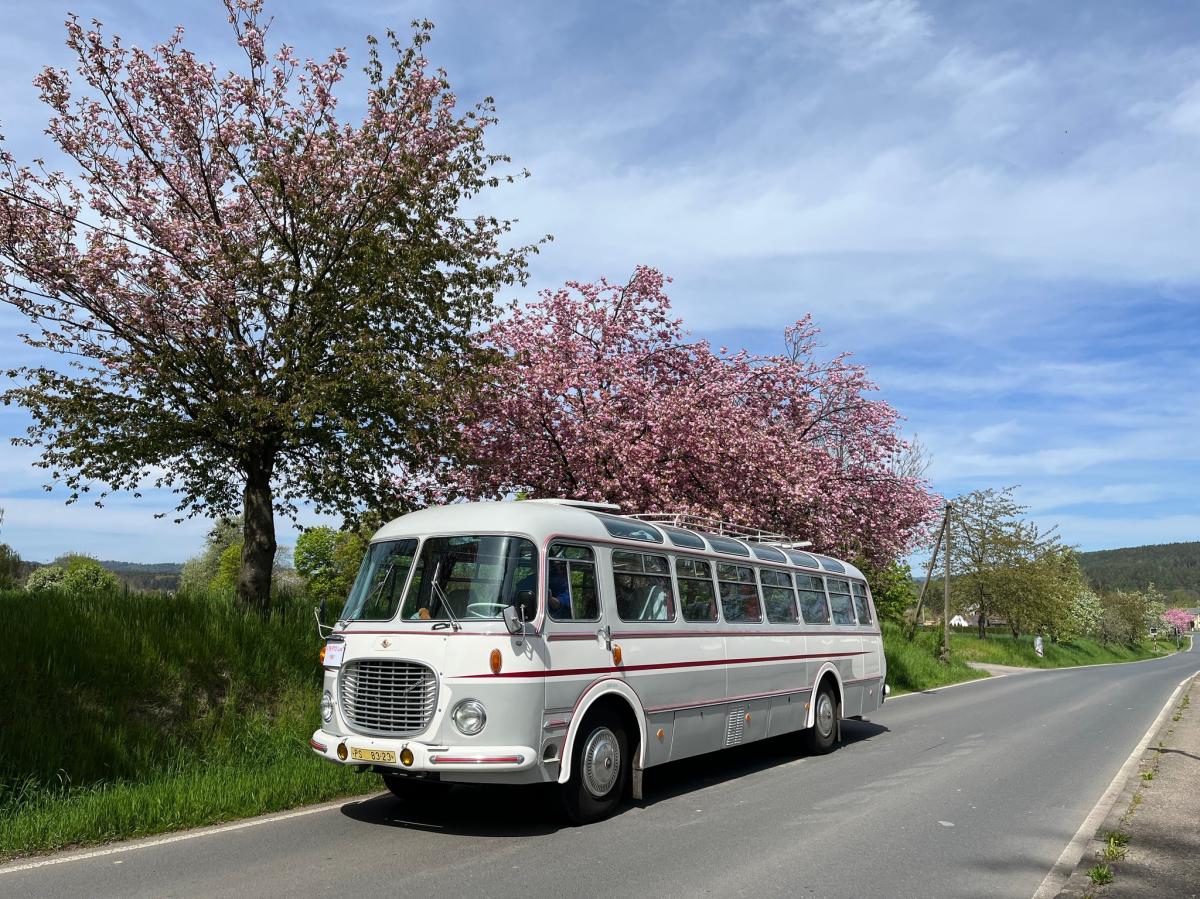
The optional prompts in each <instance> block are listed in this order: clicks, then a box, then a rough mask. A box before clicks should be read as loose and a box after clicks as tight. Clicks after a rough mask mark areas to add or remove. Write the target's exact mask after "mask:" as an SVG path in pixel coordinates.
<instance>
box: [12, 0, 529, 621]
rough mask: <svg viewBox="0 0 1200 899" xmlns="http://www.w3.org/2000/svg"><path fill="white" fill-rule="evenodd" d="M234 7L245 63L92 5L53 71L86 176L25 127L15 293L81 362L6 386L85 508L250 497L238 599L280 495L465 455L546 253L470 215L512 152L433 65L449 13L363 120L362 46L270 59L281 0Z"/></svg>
mask: <svg viewBox="0 0 1200 899" xmlns="http://www.w3.org/2000/svg"><path fill="white" fill-rule="evenodd" d="M225 5H226V9H227V12H228V17H229V21H230V23H231V25H232V26H233V35H234V37H235V38H236V41H237V44H238V46H239V47H240V48H241V51H243V52H244V57H245V58H244V63H243V64H242V70H241V71H238V72H234V71H231V72H228V73H225V74H221V73H219V72H218V71H217V68H216V66H215V65H214V64H211V63H205V62H202V61H201V60H199V59H197V58H196V57H195V56H194V55H193V54H192V53H191V52H190V51H188V50H187V49H186V48H185V47H184V44H183V32H182V30H177V31H176V32H175V33H174V34H173V35H172V36H171V37H170V38H169V39H168V40H166V41H165V42H164V43H162V44H159V45H157V46H155V47H154V48H152V49H151V50H149V51H147V50H141V49H138V48H135V47H128V46H126V45H125V44H124V43H123V42H122V41H121V39H120V38H119V37H115V36H114V37H106V35H105V34H104V33H103V32H102V30H101V26H100V24H99V23H93V24H92V25H91V26H90V27H85V26H84V25H82V24H81V23H80V22H79V21H78V20H77V19H76V18H75V17H71V18H69V19H68V20H67V23H66V29H67V46H68V47H69V48H70V49H71V51H72V52H73V53H74V55H75V57H76V64H77V68H76V71H77V75H78V77H76V76H75V75H72V74H70V73H68V72H67V71H66V70H65V69H56V68H47V69H45V70H44V71H43V72H42V73H41V75H39V76H38V78H37V79H36V82H35V83H36V85H37V87H38V88H39V89H40V92H41V98H42V100H43V101H44V102H45V103H46V104H48V105H49V107H50V108H51V110H52V112H53V115H52V117H51V119H50V124H49V127H48V134H49V135H50V137H51V138H52V140H53V141H54V142H55V143H56V144H57V146H58V148H59V149H60V150H61V151H62V154H63V157H64V158H65V160H66V162H67V168H68V169H69V170H70V171H59V170H56V169H53V168H51V167H48V166H47V165H46V164H45V163H43V162H42V161H40V160H38V161H35V162H34V164H33V165H31V166H25V165H19V164H18V163H17V161H16V160H14V158H13V157H12V155H11V154H9V153H7V152H5V151H4V149H3V146H2V145H0V274H3V275H5V276H6V283H5V285H4V286H2V287H0V298H2V299H4V300H5V301H6V302H8V303H11V304H12V305H14V306H16V307H17V308H18V309H20V310H21V311H22V312H24V313H25V314H26V315H27V316H28V317H29V319H30V321H31V322H32V324H33V329H32V333H31V334H29V335H27V337H26V339H27V341H28V342H29V343H30V344H31V345H32V346H34V347H40V348H42V349H46V350H50V351H53V352H57V353H61V354H63V355H64V356H66V357H67V358H68V359H69V360H70V365H69V367H66V368H65V370H63V369H62V368H50V367H41V368H31V369H22V370H20V371H19V372H13V373H11V374H12V375H14V376H16V377H19V378H20V379H21V380H20V381H19V384H20V386H18V387H16V388H14V389H12V390H9V391H8V392H7V393H6V394H4V396H3V399H4V400H5V401H6V402H17V403H19V404H21V405H23V406H25V407H26V408H27V409H28V410H29V411H30V412H31V413H32V416H33V419H34V424H33V425H32V427H31V428H30V430H29V432H28V435H27V437H25V438H22V439H21V440H19V441H18V442H20V443H24V444H27V445H37V446H40V447H42V452H43V455H42V464H43V465H44V466H45V467H46V468H48V469H50V470H51V471H52V472H53V474H52V477H53V478H54V479H55V480H59V479H60V478H61V479H65V482H66V484H67V485H68V487H69V488H70V490H71V498H70V501H74V500H75V499H77V498H79V495H80V494H81V493H82V492H85V491H88V490H89V489H90V488H91V486H92V484H93V482H95V483H97V484H101V485H106V486H107V488H109V489H136V488H137V487H138V486H139V485H141V484H145V483H153V484H155V485H157V486H170V487H173V488H174V489H175V491H176V492H177V493H178V495H179V505H178V509H179V511H180V512H181V513H183V514H187V515H193V514H198V513H203V514H208V515H212V516H225V515H232V514H236V513H238V512H240V513H241V514H242V515H243V517H244V538H245V539H244V541H243V549H242V552H241V564H240V573H239V576H238V592H239V595H240V596H241V597H242V598H243V599H244V600H246V601H249V602H252V603H257V604H259V605H262V604H265V603H266V602H267V601H268V596H269V588H270V579H271V562H272V559H273V558H274V555H275V549H276V544H275V525H274V515H275V513H284V514H294V512H295V510H296V503H297V502H298V501H300V500H301V499H304V498H307V499H310V500H312V501H313V502H314V503H315V504H316V506H317V507H318V508H319V509H323V510H330V511H336V512H340V513H341V514H343V515H348V516H351V517H353V516H354V515H355V513H356V512H357V511H358V510H359V509H361V507H362V505H363V504H369V505H372V506H376V507H383V506H384V504H385V503H386V502H387V501H389V500H390V499H391V498H392V496H393V491H392V490H391V488H390V485H391V481H392V476H391V473H390V472H389V471H388V468H389V466H390V467H393V468H405V467H421V466H422V465H425V464H427V460H428V459H429V458H431V457H437V456H438V455H440V454H441V453H442V452H443V450H442V449H441V446H442V440H443V438H444V437H445V435H446V432H447V428H446V427H445V426H443V422H444V421H446V418H445V415H444V412H445V410H446V409H447V408H448V407H449V404H450V402H451V400H450V395H449V385H453V386H454V387H455V388H457V387H460V386H462V385H464V384H469V383H470V381H471V379H472V377H473V373H474V372H476V371H478V370H479V368H480V366H479V365H478V362H479V351H478V349H477V347H476V346H475V344H474V343H473V341H472V339H471V333H472V332H473V330H475V329H476V328H477V326H478V324H479V323H480V322H481V321H482V320H487V319H488V318H490V317H491V315H492V313H493V301H494V295H495V292H496V291H497V289H499V288H500V287H501V286H502V285H505V284H509V283H512V282H514V281H518V280H520V279H521V278H522V277H523V275H524V258H525V255H526V253H527V252H528V251H529V250H530V249H531V248H528V247H524V248H519V249H515V250H514V249H505V248H503V247H502V246H501V241H502V240H503V238H504V235H505V234H506V233H507V232H508V230H509V222H507V221H504V220H497V219H495V218H488V217H477V218H475V217H464V216H462V215H460V213H459V208H460V205H461V203H462V201H463V200H465V199H467V198H471V197H474V196H476V195H478V194H479V193H480V192H481V191H483V190H485V189H486V188H488V187H493V186H495V185H497V184H498V183H499V181H500V180H501V179H500V178H499V177H498V176H497V175H496V174H495V166H496V164H497V163H499V162H502V161H506V160H505V158H504V157H500V156H496V155H489V154H487V153H486V152H485V150H484V146H483V137H484V132H485V130H486V129H487V127H488V126H489V125H490V124H491V123H492V122H494V121H495V119H494V114H493V107H492V104H491V100H490V99H489V100H485V101H484V102H483V103H482V104H480V105H479V106H477V107H475V108H474V109H472V110H470V111H467V112H465V113H462V114H460V113H458V112H456V101H455V96H454V94H453V93H452V92H451V91H450V88H449V83H448V81H447V78H446V75H445V73H444V72H442V71H441V70H437V71H433V70H431V69H430V68H429V65H428V63H427V61H426V59H425V56H424V50H423V48H424V45H425V44H426V42H427V41H428V40H429V29H430V28H431V26H430V25H429V23H419V24H415V25H414V36H413V39H412V42H411V44H408V45H405V44H403V43H402V42H400V41H399V40H398V39H397V37H396V36H395V35H394V34H392V33H391V32H389V33H388V38H389V43H390V54H394V57H395V59H394V62H388V63H387V65H385V60H384V55H385V53H383V52H381V50H380V47H379V45H378V42H377V41H376V40H375V39H374V38H368V43H369V50H368V57H367V64H366V70H365V71H366V76H367V81H368V87H367V94H366V102H365V113H364V116H363V118H362V119H361V121H358V122H356V123H352V122H343V121H341V120H339V118H338V116H337V101H336V98H335V90H336V88H337V87H338V84H339V82H340V81H341V80H342V78H343V75H344V73H345V70H346V67H347V64H348V60H347V56H346V54H345V53H344V52H343V51H342V50H337V51H335V52H334V53H333V54H332V55H331V56H329V58H328V59H326V60H324V61H314V60H306V61H302V60H301V59H300V58H299V57H298V56H297V55H296V54H295V52H294V51H293V49H292V48H291V47H288V46H282V47H280V48H278V49H277V50H275V51H274V52H270V51H268V49H267V45H266V37H267V26H268V23H267V22H266V21H265V20H264V18H263V15H262V0H225ZM389 59H390V55H389ZM84 222H86V223H87V224H86V225H85V224H84Z"/></svg>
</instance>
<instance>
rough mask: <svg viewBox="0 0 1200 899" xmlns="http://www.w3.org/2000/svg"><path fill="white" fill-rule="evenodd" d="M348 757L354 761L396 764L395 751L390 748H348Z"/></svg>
mask: <svg viewBox="0 0 1200 899" xmlns="http://www.w3.org/2000/svg"><path fill="white" fill-rule="evenodd" d="M350 758H352V759H354V761H356V762H383V763H384V764H388V765H394V764H396V753H394V752H392V751H391V750H390V749H355V748H354V747H351V748H350Z"/></svg>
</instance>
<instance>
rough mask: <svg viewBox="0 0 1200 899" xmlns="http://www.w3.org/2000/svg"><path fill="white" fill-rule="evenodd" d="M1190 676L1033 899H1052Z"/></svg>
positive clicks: (1072, 868) (1175, 691) (1086, 819)
mask: <svg viewBox="0 0 1200 899" xmlns="http://www.w3.org/2000/svg"><path fill="white" fill-rule="evenodd" d="M1126 664H1128V663H1126ZM1194 677H1196V673H1195V672H1192V673H1191V674H1189V675H1188V676H1187V677H1185V678H1184V679H1183V680H1181V681H1180V682H1179V686H1178V687H1176V688H1175V690H1174V691H1173V692H1172V693H1171V696H1170V698H1169V699H1167V701H1166V703H1165V704H1164V705H1163V707H1162V711H1160V712H1159V713H1158V717H1156V718H1155V719H1154V723H1153V724H1151V725H1150V729H1149V730H1148V731H1146V735H1145V736H1144V737H1142V739H1141V741H1140V742H1139V743H1138V744H1137V746H1135V747H1134V748H1133V752H1131V753H1129V758H1127V759H1126V760H1125V764H1123V765H1122V766H1121V769H1120V770H1119V771H1118V772H1117V775H1116V777H1114V778H1113V779H1112V783H1110V784H1109V785H1108V789H1107V790H1105V791H1104V793H1103V795H1101V797H1100V799H1099V800H1098V801H1097V802H1096V805H1095V807H1094V808H1093V809H1092V811H1091V813H1090V814H1089V815H1088V816H1087V817H1086V818H1084V819H1083V823H1082V824H1080V825H1079V830H1077V831H1076V832H1075V836H1073V837H1072V838H1071V842H1069V843H1067V848H1066V849H1064V850H1063V851H1062V855H1060V856H1059V857H1058V861H1057V862H1055V863H1054V867H1053V868H1051V869H1050V873H1048V874H1047V875H1046V877H1045V879H1043V880H1042V884H1041V886H1039V887H1038V888H1037V892H1036V893H1034V894H1033V899H1052V897H1054V896H1057V895H1058V893H1059V891H1060V890H1061V889H1062V888H1063V887H1064V886H1065V885H1066V883H1067V881H1068V880H1070V878H1071V873H1072V872H1073V871H1074V870H1075V866H1076V865H1077V864H1079V860H1080V859H1081V858H1082V857H1083V851H1084V849H1086V848H1087V844H1088V843H1089V842H1091V840H1092V837H1094V836H1095V835H1096V828H1098V827H1099V826H1100V824H1101V823H1102V822H1103V821H1104V819H1105V818H1106V817H1107V816H1108V813H1109V811H1110V810H1111V809H1112V807H1113V806H1114V805H1115V804H1116V802H1117V799H1118V798H1119V797H1120V795H1121V791H1122V790H1123V789H1124V788H1125V781H1126V780H1127V779H1128V778H1129V775H1130V774H1131V773H1133V769H1134V768H1136V767H1137V764H1138V762H1139V761H1141V758H1142V753H1144V752H1145V751H1146V747H1147V746H1149V745H1150V741H1151V740H1153V739H1154V735H1155V734H1156V733H1158V729H1159V728H1160V727H1161V726H1162V723H1163V722H1164V721H1165V720H1166V718H1167V715H1168V714H1169V713H1170V711H1171V708H1172V707H1173V706H1174V704H1175V700H1176V698H1177V697H1178V696H1179V694H1180V692H1181V691H1182V690H1183V688H1184V685H1186V684H1187V683H1188V682H1189V681H1190V680H1191V679H1192V678H1194Z"/></svg>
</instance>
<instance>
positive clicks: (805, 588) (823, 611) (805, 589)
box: [796, 574, 829, 624]
mask: <svg viewBox="0 0 1200 899" xmlns="http://www.w3.org/2000/svg"><path fill="white" fill-rule="evenodd" d="M796 586H797V587H798V588H800V612H801V614H803V615H804V623H805V624H829V602H828V601H827V600H826V599H825V587H824V585H823V584H822V583H821V579H820V578H819V577H813V576H812V575H809V574H798V575H796Z"/></svg>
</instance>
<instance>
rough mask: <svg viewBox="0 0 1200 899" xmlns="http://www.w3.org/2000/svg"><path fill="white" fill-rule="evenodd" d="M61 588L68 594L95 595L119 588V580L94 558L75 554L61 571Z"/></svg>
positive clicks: (77, 595)
mask: <svg viewBox="0 0 1200 899" xmlns="http://www.w3.org/2000/svg"><path fill="white" fill-rule="evenodd" d="M62 589H63V591H64V592H65V593H66V594H67V595H68V596H76V597H87V596H95V595H96V594H99V593H113V592H115V591H118V590H120V589H121V581H120V579H119V578H118V577H117V576H116V575H115V574H113V573H112V572H111V571H109V570H108V569H107V568H105V567H104V566H103V565H101V564H100V563H99V562H97V561H96V560H95V559H89V558H87V557H86V556H75V557H74V558H72V559H71V560H70V561H69V562H68V563H67V567H66V570H65V571H64V573H63V579H62Z"/></svg>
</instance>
